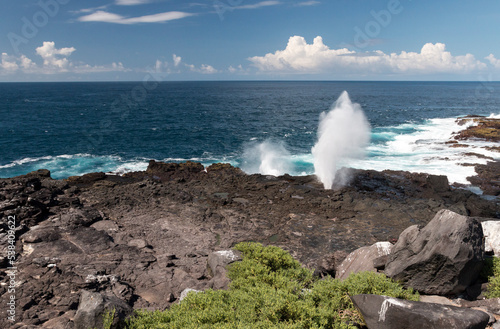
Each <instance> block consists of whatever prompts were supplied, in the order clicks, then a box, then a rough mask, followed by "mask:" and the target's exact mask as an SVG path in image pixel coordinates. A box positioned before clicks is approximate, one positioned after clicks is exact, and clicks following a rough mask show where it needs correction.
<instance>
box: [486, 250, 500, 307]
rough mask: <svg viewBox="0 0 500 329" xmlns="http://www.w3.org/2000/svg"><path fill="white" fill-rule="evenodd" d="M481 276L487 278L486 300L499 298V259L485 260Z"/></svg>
mask: <svg viewBox="0 0 500 329" xmlns="http://www.w3.org/2000/svg"><path fill="white" fill-rule="evenodd" d="M484 268H485V270H483V273H482V274H483V275H485V276H487V277H488V290H487V292H486V293H485V296H486V297H487V298H498V297H500V258H498V257H492V258H489V259H487V260H486V266H485V267H484Z"/></svg>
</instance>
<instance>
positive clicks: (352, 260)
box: [335, 242, 393, 280]
mask: <svg viewBox="0 0 500 329" xmlns="http://www.w3.org/2000/svg"><path fill="white" fill-rule="evenodd" d="M392 247H393V245H392V243H390V242H377V243H374V244H372V245H371V246H367V247H361V248H359V249H356V250H354V251H353V252H351V253H350V254H349V255H348V256H347V257H346V259H344V261H343V262H342V263H341V264H340V265H339V266H338V267H337V271H336V273H335V278H336V279H340V280H344V279H347V277H348V276H349V275H350V274H351V273H358V272H364V271H371V272H377V269H376V268H375V267H374V265H373V261H374V260H375V259H377V258H379V257H381V256H385V255H388V254H390V253H391V249H392Z"/></svg>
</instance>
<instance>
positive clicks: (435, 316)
mask: <svg viewBox="0 0 500 329" xmlns="http://www.w3.org/2000/svg"><path fill="white" fill-rule="evenodd" d="M351 300H352V301H353V303H354V305H355V306H356V308H358V309H359V310H360V312H361V314H362V315H363V319H364V320H365V322H366V325H367V327H368V328H369V329H392V328H394V329H400V328H426V329H443V328H454V329H462V328H463V329H484V328H486V326H487V324H488V322H489V316H488V314H486V313H484V312H481V311H477V310H471V309H467V308H461V307H455V306H450V305H441V304H433V303H423V302H414V301H407V300H403V299H397V298H393V297H387V296H378V295H356V296H351Z"/></svg>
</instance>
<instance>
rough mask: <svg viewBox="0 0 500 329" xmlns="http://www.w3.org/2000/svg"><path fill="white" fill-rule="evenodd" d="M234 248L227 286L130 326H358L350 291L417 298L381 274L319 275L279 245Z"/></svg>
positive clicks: (144, 315)
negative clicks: (238, 255) (237, 257)
mask: <svg viewBox="0 0 500 329" xmlns="http://www.w3.org/2000/svg"><path fill="white" fill-rule="evenodd" d="M235 249H237V250H240V251H242V253H243V261H241V262H237V263H234V264H232V265H231V266H230V267H229V271H228V275H229V277H230V278H231V280H232V283H231V286H230V289H229V290H216V291H215V290H207V291H205V292H203V293H190V294H188V296H187V297H186V298H185V299H184V300H183V301H182V302H181V303H179V304H175V305H173V306H172V307H171V308H170V309H169V310H166V311H155V312H150V311H138V312H136V314H135V316H134V317H133V318H131V319H130V320H129V321H128V323H127V328H249V329H250V328H252V329H253V328H356V327H355V326H354V323H362V322H363V321H362V319H361V317H360V314H359V313H358V311H357V310H356V309H355V307H354V305H353V304H352V302H351V300H350V299H349V296H350V295H356V294H383V295H387V296H392V297H398V298H404V299H410V300H418V298H419V296H418V294H417V293H414V292H413V291H412V290H406V289H403V288H402V287H401V286H400V285H399V284H397V283H395V282H393V281H392V280H390V279H388V278H387V277H385V276H384V275H382V274H377V273H372V272H364V273H358V274H354V275H351V276H350V277H349V278H348V279H347V280H345V281H342V282H341V281H339V280H336V279H333V278H326V279H322V280H319V279H316V278H314V277H313V275H312V272H311V271H310V270H307V269H305V268H303V267H302V266H301V265H300V263H299V262H297V261H296V260H294V259H293V258H292V257H291V256H290V255H289V254H288V253H287V252H286V251H284V250H282V249H280V248H277V247H273V246H268V247H263V246H262V245H261V244H258V243H240V244H238V245H237V246H236V247H235Z"/></svg>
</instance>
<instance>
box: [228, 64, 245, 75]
mask: <svg viewBox="0 0 500 329" xmlns="http://www.w3.org/2000/svg"><path fill="white" fill-rule="evenodd" d="M227 70H228V71H229V73H244V72H245V69H243V66H241V64H240V65H238V66H237V67H233V66H232V65H230V66H229V67H228V69H227Z"/></svg>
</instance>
